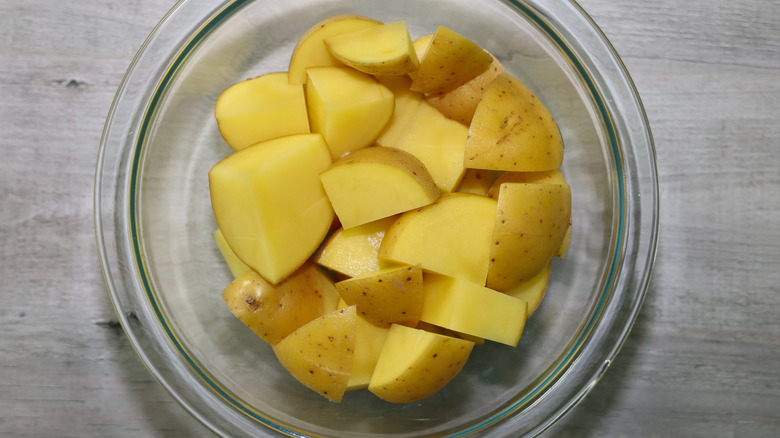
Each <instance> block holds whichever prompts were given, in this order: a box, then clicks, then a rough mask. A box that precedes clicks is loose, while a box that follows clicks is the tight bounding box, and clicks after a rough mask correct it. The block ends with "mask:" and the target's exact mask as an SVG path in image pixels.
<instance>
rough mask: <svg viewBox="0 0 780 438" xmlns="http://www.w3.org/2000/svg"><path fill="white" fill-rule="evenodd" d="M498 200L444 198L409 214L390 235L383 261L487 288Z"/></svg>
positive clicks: (461, 196)
mask: <svg viewBox="0 0 780 438" xmlns="http://www.w3.org/2000/svg"><path fill="white" fill-rule="evenodd" d="M496 206H497V203H496V201H495V200H494V199H490V198H487V197H484V196H477V195H472V194H469V193H450V194H445V195H442V196H441V197H440V198H439V199H438V200H437V201H436V202H434V203H433V204H431V205H428V206H425V207H422V208H419V209H417V210H412V211H408V212H406V213H404V214H402V215H401V216H400V217H399V218H398V220H396V221H395V223H394V224H393V225H392V226H391V227H390V229H389V230H387V233H386V234H385V238H384V240H383V241H382V245H381V246H380V247H379V259H380V260H386V261H393V262H397V263H406V264H409V265H416V264H418V263H419V264H421V265H422V267H423V269H425V270H428V271H433V272H438V273H440V274H445V275H450V276H453V277H458V278H463V279H465V280H468V281H471V282H473V283H477V284H485V278H486V276H487V270H488V259H489V255H490V246H491V242H492V241H491V237H492V235H493V226H494V222H495V217H496Z"/></svg>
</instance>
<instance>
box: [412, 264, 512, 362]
mask: <svg viewBox="0 0 780 438" xmlns="http://www.w3.org/2000/svg"><path fill="white" fill-rule="evenodd" d="M423 284H424V285H425V303H423V311H422V315H420V321H425V322H427V323H429V324H434V325H437V326H440V327H444V328H447V329H450V330H454V331H456V332H460V333H465V334H468V335H472V336H476V337H479V338H483V339H486V340H490V341H494V342H500V343H502V344H506V345H510V346H513V347H514V346H516V345H517V343H518V342H520V337H521V336H522V334H523V330H524V328H525V319H526V317H527V315H528V304H527V303H526V302H525V301H523V300H521V299H518V298H515V297H512V296H509V295H507V294H504V293H501V292H497V291H495V290H492V289H489V288H487V287H485V286H482V285H479V284H476V283H472V282H470V281H467V280H462V279H458V278H453V277H450V276H446V275H437V274H432V273H428V274H426V275H425V279H424V283H423ZM476 309H479V310H478V311H476Z"/></svg>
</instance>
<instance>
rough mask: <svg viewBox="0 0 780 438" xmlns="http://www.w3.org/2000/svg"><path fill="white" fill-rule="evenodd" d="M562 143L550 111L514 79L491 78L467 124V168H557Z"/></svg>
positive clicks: (518, 169)
mask: <svg viewBox="0 0 780 438" xmlns="http://www.w3.org/2000/svg"><path fill="white" fill-rule="evenodd" d="M562 161H563V141H562V140H561V134H560V131H559V130H558V126H557V125H556V124H555V121H554V120H553V118H552V115H550V112H549V111H548V110H547V108H546V107H545V106H544V104H542V102H541V101H540V100H539V98H537V97H536V95H534V94H533V93H532V92H531V90H529V89H528V87H526V86H525V85H524V84H523V83H521V82H520V81H519V80H517V79H515V78H513V77H512V76H510V75H509V74H508V73H503V74H501V75H499V76H498V77H497V78H495V79H494V80H493V82H491V83H490V85H488V87H487V89H486V90H485V95H484V96H483V98H482V100H481V101H480V103H479V105H477V109H476V112H475V113H474V117H473V119H472V121H471V125H470V126H469V140H468V142H467V143H466V156H465V165H466V167H469V168H477V169H493V170H508V171H515V172H539V171H544V170H553V169H557V168H559V167H561V162H562Z"/></svg>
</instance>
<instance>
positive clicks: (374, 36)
mask: <svg viewBox="0 0 780 438" xmlns="http://www.w3.org/2000/svg"><path fill="white" fill-rule="evenodd" d="M325 45H326V46H327V47H328V49H329V50H330V52H331V53H332V54H333V56H335V57H336V59H338V60H339V61H341V62H343V63H344V64H346V65H348V66H350V67H352V68H354V69H355V70H358V71H362V72H363V73H368V74H370V75H375V76H379V75H387V76H399V75H405V74H407V73H409V72H412V71H414V70H417V67H418V66H419V65H420V63H419V60H418V59H417V54H416V53H415V51H414V46H413V45H412V39H411V37H410V36H409V31H408V30H407V29H406V23H405V22H404V21H396V22H393V23H388V24H383V25H381V26H374V27H369V28H366V29H363V30H358V31H355V32H350V33H347V34H341V35H336V36H332V37H329V38H326V39H325Z"/></svg>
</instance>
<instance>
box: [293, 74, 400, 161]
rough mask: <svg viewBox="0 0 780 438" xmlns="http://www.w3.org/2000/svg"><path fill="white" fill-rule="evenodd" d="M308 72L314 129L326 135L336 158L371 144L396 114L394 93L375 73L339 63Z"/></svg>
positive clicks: (311, 121) (311, 117)
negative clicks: (378, 79)
mask: <svg viewBox="0 0 780 438" xmlns="http://www.w3.org/2000/svg"><path fill="white" fill-rule="evenodd" d="M306 73H307V74H308V82H307V85H306V104H307V107H308V110H309V121H310V123H311V130H312V132H319V133H321V134H322V136H323V137H324V138H325V141H326V142H327V143H328V147H330V151H331V157H332V158H333V160H336V159H338V158H339V157H341V156H342V155H344V154H346V153H348V152H352V151H354V150H357V149H360V148H363V147H365V146H369V145H370V144H371V143H372V142H373V141H374V140H375V139H376V138H377V137H378V136H379V134H380V133H381V132H382V130H383V129H384V128H385V125H387V122H388V121H389V120H390V117H392V115H393V108H394V106H395V96H394V95H393V93H391V92H390V90H388V89H387V87H385V86H384V85H381V84H380V83H378V82H377V80H376V79H375V78H374V77H373V76H370V75H367V74H365V73H361V72H359V71H356V70H352V69H349V68H337V67H312V68H309V69H308V70H306Z"/></svg>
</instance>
